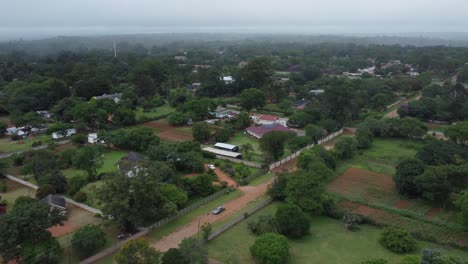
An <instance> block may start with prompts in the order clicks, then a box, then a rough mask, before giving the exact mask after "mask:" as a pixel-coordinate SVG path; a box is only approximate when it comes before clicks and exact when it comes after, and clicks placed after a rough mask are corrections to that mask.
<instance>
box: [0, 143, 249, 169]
mask: <svg viewBox="0 0 468 264" xmlns="http://www.w3.org/2000/svg"><path fill="white" fill-rule="evenodd" d="M240 151H241V152H242V153H244V156H245V157H246V158H247V159H248V158H250V157H251V156H252V152H253V151H254V148H253V146H252V144H250V143H245V144H242V145H241V146H240ZM0 172H1V171H0Z"/></svg>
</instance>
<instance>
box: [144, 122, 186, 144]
mask: <svg viewBox="0 0 468 264" xmlns="http://www.w3.org/2000/svg"><path fill="white" fill-rule="evenodd" d="M143 126H144V127H149V128H153V129H155V130H157V131H159V132H160V133H159V135H158V136H159V137H160V138H161V139H163V140H166V141H172V142H180V141H191V140H193V136H192V134H191V133H188V132H184V131H177V130H176V127H173V126H171V125H169V124H165V123H159V122H155V121H152V122H147V123H144V124H143Z"/></svg>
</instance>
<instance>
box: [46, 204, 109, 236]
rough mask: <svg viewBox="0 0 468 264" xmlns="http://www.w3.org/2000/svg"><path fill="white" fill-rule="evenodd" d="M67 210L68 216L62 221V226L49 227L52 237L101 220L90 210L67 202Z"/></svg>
mask: <svg viewBox="0 0 468 264" xmlns="http://www.w3.org/2000/svg"><path fill="white" fill-rule="evenodd" d="M67 212H68V218H67V220H66V221H64V222H63V224H64V225H63V226H60V225H58V226H54V227H52V228H49V231H50V233H52V236H53V237H62V236H64V235H67V234H69V233H72V232H73V231H75V230H77V229H79V228H80V227H82V226H85V225H88V224H99V223H101V222H102V220H101V218H98V217H95V216H94V215H93V214H91V213H90V212H87V211H85V210H83V209H81V208H79V207H76V206H74V205H72V204H67Z"/></svg>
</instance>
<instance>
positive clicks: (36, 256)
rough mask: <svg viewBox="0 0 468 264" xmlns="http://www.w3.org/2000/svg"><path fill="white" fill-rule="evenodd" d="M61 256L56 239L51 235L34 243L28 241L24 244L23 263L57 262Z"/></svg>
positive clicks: (49, 263)
mask: <svg viewBox="0 0 468 264" xmlns="http://www.w3.org/2000/svg"><path fill="white" fill-rule="evenodd" d="M61 257H62V249H61V248H60V244H59V242H58V241H57V239H55V238H53V237H51V238H49V239H47V240H43V241H39V242H36V243H33V242H28V243H26V244H25V246H24V250H23V256H22V260H23V263H38V264H39V263H41V264H42V263H44V264H58V263H60V259H61Z"/></svg>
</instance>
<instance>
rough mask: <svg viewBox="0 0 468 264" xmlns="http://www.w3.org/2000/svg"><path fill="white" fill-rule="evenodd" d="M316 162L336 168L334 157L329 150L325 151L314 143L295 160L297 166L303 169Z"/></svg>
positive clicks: (310, 166) (308, 168)
mask: <svg viewBox="0 0 468 264" xmlns="http://www.w3.org/2000/svg"><path fill="white" fill-rule="evenodd" d="M317 162H318V163H324V164H325V165H326V166H327V167H328V168H329V169H331V170H334V169H335V168H336V162H335V158H334V157H333V155H332V154H331V152H330V151H327V150H326V149H325V148H324V147H323V146H321V145H316V146H313V147H312V148H310V149H308V150H305V151H303V152H302V153H301V154H300V155H299V158H298V160H297V167H298V168H301V169H303V170H310V169H311V168H312V167H313V165H314V164H315V163H317Z"/></svg>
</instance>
